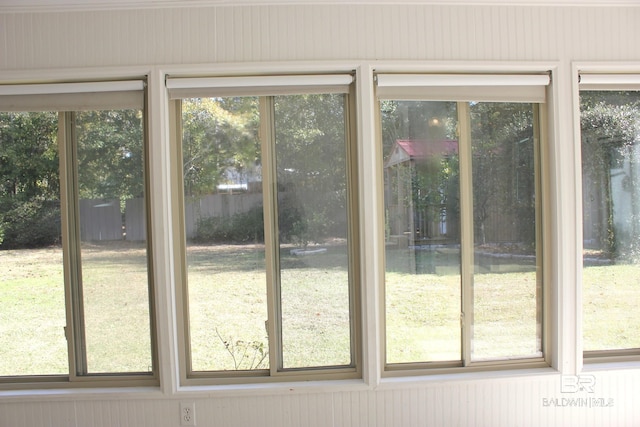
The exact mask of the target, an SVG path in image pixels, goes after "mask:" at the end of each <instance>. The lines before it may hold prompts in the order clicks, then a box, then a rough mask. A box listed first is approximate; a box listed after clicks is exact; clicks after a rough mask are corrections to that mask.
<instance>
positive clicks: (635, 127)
mask: <svg viewBox="0 0 640 427" xmlns="http://www.w3.org/2000/svg"><path fill="white" fill-rule="evenodd" d="M580 127H581V133H582V170H583V177H584V185H583V187H584V188H583V191H584V194H585V195H586V196H587V197H588V199H585V200H586V201H585V204H586V205H587V206H589V205H591V204H594V203H595V204H596V205H597V206H596V207H597V212H598V214H599V217H596V218H594V219H592V222H593V224H588V225H593V226H595V227H596V238H597V240H598V241H597V245H598V248H600V249H601V250H602V251H603V252H604V254H605V255H606V256H607V257H609V258H616V257H618V256H619V255H621V252H626V251H627V250H632V251H633V250H635V251H638V249H637V248H636V249H633V246H634V243H633V241H630V242H628V243H627V245H630V247H628V248H625V249H624V250H623V249H622V248H621V247H620V244H621V241H622V237H623V236H622V230H618V227H617V225H616V221H615V219H616V218H615V215H614V213H615V211H614V191H613V188H612V175H613V171H612V169H618V166H619V165H618V164H617V163H624V162H626V163H628V164H629V167H630V169H629V172H630V173H632V174H633V172H634V171H635V169H636V167H637V159H636V155H635V154H634V147H635V145H636V142H637V140H638V138H639V137H640V97H638V96H637V95H634V94H632V93H629V92H583V93H581V94H580ZM622 173H625V172H622ZM623 182H627V185H628V187H627V191H629V192H630V199H631V208H632V209H631V211H632V215H631V217H630V218H628V219H627V220H628V221H629V222H630V226H631V227H630V229H629V230H628V232H629V234H630V235H631V236H637V235H638V231H639V228H640V225H639V224H638V222H639V220H640V218H638V217H639V216H640V212H639V208H638V206H637V205H638V203H639V201H638V200H637V196H636V194H635V192H636V191H635V185H636V183H635V178H634V177H633V176H627V177H626V181H623ZM629 237H630V236H629Z"/></svg>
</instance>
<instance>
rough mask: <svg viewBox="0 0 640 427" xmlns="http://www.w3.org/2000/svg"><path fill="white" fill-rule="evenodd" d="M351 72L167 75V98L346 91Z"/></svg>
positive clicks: (350, 79) (351, 81)
mask: <svg viewBox="0 0 640 427" xmlns="http://www.w3.org/2000/svg"><path fill="white" fill-rule="evenodd" d="M351 83H353V76H352V75H351V74H323V75H278V76H242V77H169V76H168V77H167V80H166V86H167V89H168V91H169V98H170V99H172V100H173V99H184V98H194V97H207V96H269V95H292V94H302V93H348V91H349V85H350V84H351Z"/></svg>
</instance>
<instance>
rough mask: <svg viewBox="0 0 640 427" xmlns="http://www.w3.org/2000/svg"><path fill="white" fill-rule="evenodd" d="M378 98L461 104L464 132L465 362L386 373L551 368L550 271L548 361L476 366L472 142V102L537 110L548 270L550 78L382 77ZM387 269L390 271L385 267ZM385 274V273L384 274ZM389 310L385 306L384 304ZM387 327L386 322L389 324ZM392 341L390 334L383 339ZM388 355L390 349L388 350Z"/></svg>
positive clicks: (539, 249)
mask: <svg viewBox="0 0 640 427" xmlns="http://www.w3.org/2000/svg"><path fill="white" fill-rule="evenodd" d="M375 82H376V96H377V98H378V100H380V101H382V100H394V101H446V102H456V103H457V106H456V109H457V114H458V131H459V155H460V172H459V173H460V190H459V191H460V201H461V203H460V227H461V242H463V244H462V245H461V253H460V258H461V261H460V262H461V264H460V269H461V287H462V291H461V313H460V328H461V329H462V334H461V341H462V342H461V359H460V360H459V361H444V362H440V361H435V362H411V363H396V364H386V365H385V366H384V369H385V371H386V372H393V373H394V374H397V373H399V372H403V375H412V374H420V373H423V372H424V369H426V368H428V369H434V368H435V369H438V370H442V369H444V370H448V369H455V368H459V367H465V369H468V370H483V369H487V368H490V367H497V366H498V367H499V366H527V367H538V366H540V367H542V366H548V364H547V361H546V360H545V358H546V357H547V356H545V355H546V349H547V345H546V342H547V336H548V335H549V334H548V333H547V328H546V323H545V322H544V317H545V307H546V305H545V304H546V303H547V301H544V298H545V297H544V293H543V282H544V279H543V277H544V274H545V272H544V269H542V271H538V272H537V274H536V301H537V302H536V305H537V309H536V319H537V322H536V323H537V324H538V325H539V328H541V330H540V329H539V330H538V332H539V336H541V337H542V342H541V349H542V353H543V356H542V357H531V358H522V359H512V360H510V359H496V360H478V361H472V354H471V346H472V340H473V325H474V319H473V316H474V307H473V305H474V268H475V264H474V225H473V224H474V217H473V215H474V212H473V209H474V208H473V173H472V163H473V159H472V157H473V153H472V146H471V145H472V138H471V117H470V110H469V102H495V103H499V102H505V103H530V104H534V108H533V115H534V129H533V132H534V151H535V153H534V163H535V164H534V169H535V171H536V178H535V192H536V194H537V195H539V196H538V199H539V200H540V201H539V202H537V203H536V213H535V217H536V223H537V224H538V226H537V227H536V242H537V244H536V259H537V260H538V267H537V268H538V269H540V268H541V267H540V266H541V265H544V260H543V256H544V254H546V253H548V251H545V250H544V249H543V246H544V245H545V244H546V243H545V241H544V239H543V234H544V231H543V229H544V228H545V224H544V223H543V215H542V209H543V206H544V205H545V204H546V203H545V201H544V200H545V198H546V197H547V196H546V192H544V191H542V187H543V185H544V183H543V182H542V181H541V180H542V179H543V178H541V177H542V176H543V175H546V174H543V172H544V171H543V167H544V164H543V162H541V156H543V153H542V150H543V148H542V147H544V143H543V141H541V138H542V135H544V134H545V132H546V128H544V119H543V116H545V115H546V109H545V106H544V104H545V103H546V100H547V91H548V86H549V84H550V83H551V78H550V74H549V73H540V74H393V73H378V74H376V75H375ZM383 268H384V267H383ZM383 274H384V272H383ZM383 305H384V303H383ZM385 321H386V319H385ZM383 334H385V335H386V331H385V332H384V333H383ZM383 345H384V347H385V349H384V350H383V352H384V353H385V355H386V351H387V350H386V343H385V344H383Z"/></svg>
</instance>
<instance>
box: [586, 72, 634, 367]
mask: <svg viewBox="0 0 640 427" xmlns="http://www.w3.org/2000/svg"><path fill="white" fill-rule="evenodd" d="M584 68H585V69H584V70H583V69H582V67H581V66H580V65H578V66H577V82H578V85H577V87H578V94H577V96H578V101H577V108H576V113H575V114H576V119H575V120H576V133H577V136H576V141H577V144H578V147H579V148H578V153H580V154H579V156H578V159H577V164H578V170H579V171H580V173H579V176H580V180H579V181H578V182H582V181H581V180H582V176H583V172H582V166H581V163H582V154H581V152H582V150H581V146H582V134H581V125H580V120H581V117H580V116H581V111H580V101H579V99H580V92H583V91H585V92H586V91H620V92H625V91H636V92H640V72H639V71H638V68H637V67H634V68H631V69H628V70H619V71H611V70H610V69H609V68H608V67H605V68H604V69H603V68H601V67H597V68H591V67H589V66H586V67H584ZM582 191H583V189H582V187H581V191H580V194H582ZM581 200H582V199H580V202H579V206H580V213H579V216H578V218H579V219H580V221H579V225H580V229H579V230H580V239H579V242H578V248H579V249H580V250H581V251H582V250H583V245H584V239H583V238H582V230H583V228H582V227H583V224H584V214H583V212H584V209H583V206H582V201H581ZM580 253H582V252H580ZM582 269H583V267H582V263H580V264H579V266H578V270H579V274H578V277H579V295H578V298H577V302H578V313H579V316H578V318H579V319H580V329H579V330H580V331H581V332H582V333H581V334H580V338H579V348H578V357H582V362H583V363H585V364H597V363H607V362H638V361H640V348H630V349H612V350H590V351H585V350H584V349H583V341H584V338H583V337H584V329H583V322H584V316H583V314H582V313H583V306H582V304H583V298H582V296H583V293H582V287H583V283H584V282H583V275H582Z"/></svg>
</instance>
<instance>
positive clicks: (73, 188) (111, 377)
mask: <svg viewBox="0 0 640 427" xmlns="http://www.w3.org/2000/svg"><path fill="white" fill-rule="evenodd" d="M128 108H136V109H140V110H141V111H142V112H143V138H144V141H143V155H144V158H145V160H144V171H143V179H144V188H145V204H146V206H150V195H149V193H150V192H149V168H150V165H149V163H150V162H149V160H148V159H149V143H148V133H149V125H148V112H147V88H146V76H140V77H138V76H136V77H134V78H133V79H117V80H105V81H88V82H87V81H72V82H62V83H33V84H8V85H0V111H3V112H5V111H6V112H18V111H21V112H42V111H52V112H58V154H59V158H60V170H59V180H60V205H61V228H62V253H63V269H64V292H65V313H66V327H65V331H64V334H65V336H66V339H67V349H68V350H67V354H68V366H69V373H68V374H61V375H46V374H43V375H25V376H3V377H0V389H5V388H7V389H14V388H19V389H23V388H33V387H36V386H37V387H39V388H53V387H55V388H66V387H87V386H96V387H123V386H127V387H129V386H157V385H158V384H159V375H158V351H157V327H156V320H155V318H156V309H155V298H154V287H155V285H154V280H153V277H154V274H153V268H152V265H153V256H152V250H151V248H152V238H151V228H150V226H149V224H151V220H150V218H151V213H150V212H151V209H148V208H147V209H145V212H146V213H145V215H146V228H147V230H146V236H147V245H146V248H147V249H146V250H147V281H148V294H149V329H150V344H151V348H150V352H151V362H152V367H151V370H150V372H148V373H147V372H144V373H127V372H122V373H120V372H115V373H89V372H88V369H87V366H86V358H87V349H86V345H85V342H84V314H83V305H84V303H83V300H82V285H81V278H80V276H81V265H82V261H81V260H80V234H79V227H80V223H79V221H80V218H79V213H78V188H77V186H78V183H77V166H78V165H77V160H76V158H75V150H76V141H75V136H74V133H75V132H74V131H73V124H72V120H73V116H74V114H75V112H76V111H83V110H99V109H101V110H108V109H128ZM62 333H63V331H61V334H62Z"/></svg>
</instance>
